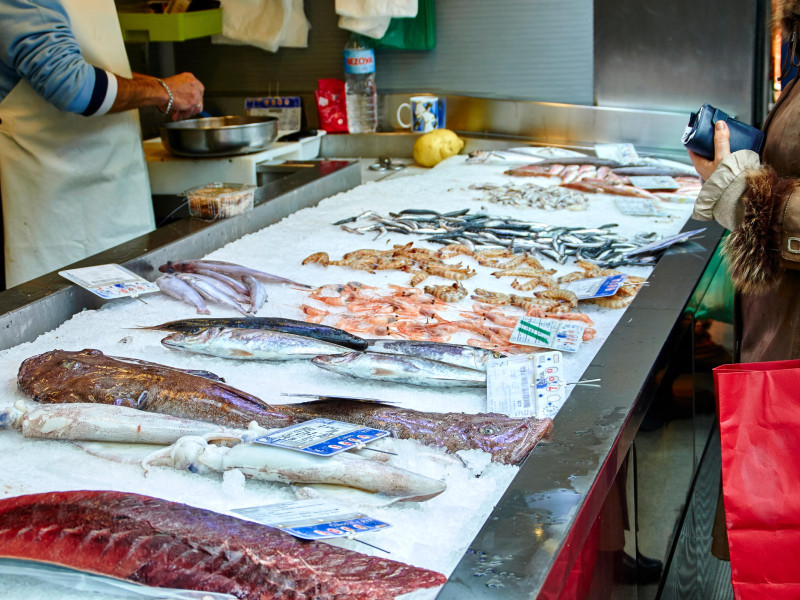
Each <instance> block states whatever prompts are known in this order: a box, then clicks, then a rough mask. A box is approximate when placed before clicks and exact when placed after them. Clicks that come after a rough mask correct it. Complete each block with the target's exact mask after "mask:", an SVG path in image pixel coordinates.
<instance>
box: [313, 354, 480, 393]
mask: <svg viewBox="0 0 800 600" xmlns="http://www.w3.org/2000/svg"><path fill="white" fill-rule="evenodd" d="M311 362H313V363H314V364H315V365H317V366H318V367H320V368H321V369H325V370H326V371H332V372H333V373H338V374H340V375H348V376H350V377H358V378H361V379H370V380H373V381H375V380H378V381H393V382H395V383H405V384H409V385H420V386H428V387H486V373H484V372H483V371H478V370H477V369H468V368H466V367H459V366H456V365H452V364H448V363H444V362H441V361H438V360H431V359H429V358H419V357H416V356H402V355H400V354H386V353H382V352H350V353H348V354H339V355H327V356H317V357H315V358H312V359H311Z"/></svg>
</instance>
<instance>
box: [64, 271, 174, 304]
mask: <svg viewBox="0 0 800 600" xmlns="http://www.w3.org/2000/svg"><path fill="white" fill-rule="evenodd" d="M58 274H59V275H61V276H62V277H63V278H65V279H69V280H70V281H71V282H73V283H77V284H78V285H79V286H81V287H82V288H85V289H87V290H89V291H90V292H92V293H93V294H96V295H98V296H100V297H101V298H106V299H111V298H136V297H137V296H139V295H140V294H149V293H151V292H157V291H158V286H157V285H156V284H155V283H152V282H150V281H147V280H146V279H144V278H142V277H139V276H138V275H137V274H136V273H133V272H132V271H129V270H128V269H126V268H125V267H122V266H120V265H115V264H110V265H97V266H96V267H84V268H82V269H69V270H66V271H59V272H58Z"/></svg>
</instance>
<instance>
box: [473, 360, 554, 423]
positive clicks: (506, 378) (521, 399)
mask: <svg viewBox="0 0 800 600" xmlns="http://www.w3.org/2000/svg"><path fill="white" fill-rule="evenodd" d="M562 359H563V357H562V355H561V352H557V351H554V352H537V353H535V354H529V355H525V356H510V357H506V358H499V359H495V360H491V361H489V362H488V363H487V365H486V367H487V368H486V399H487V409H488V411H489V412H499V413H502V414H505V415H508V416H509V417H512V418H526V417H537V418H540V419H543V418H546V417H550V418H552V417H553V416H555V414H556V413H557V412H558V410H559V409H560V408H561V406H563V404H564V401H565V400H566V398H567V394H566V379H565V376H564V368H563V360H562Z"/></svg>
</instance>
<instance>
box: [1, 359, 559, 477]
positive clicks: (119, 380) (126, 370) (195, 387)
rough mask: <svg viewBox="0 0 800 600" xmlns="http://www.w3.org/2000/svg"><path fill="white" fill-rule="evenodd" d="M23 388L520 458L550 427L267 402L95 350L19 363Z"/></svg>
mask: <svg viewBox="0 0 800 600" xmlns="http://www.w3.org/2000/svg"><path fill="white" fill-rule="evenodd" d="M481 375H483V373H481ZM17 385H18V386H19V389H20V391H21V392H22V393H23V394H25V395H26V396H28V397H29V398H31V399H33V400H35V401H37V402H42V403H54V402H96V403H100V404H116V405H119V406H130V407H133V408H140V409H143V410H147V411H149V412H157V413H163V414H168V415H173V416H175V417H183V418H186V419H199V420H201V421H209V422H211V423H217V424H219V425H223V426H226V427H239V428H247V426H248V425H249V423H250V422H251V421H257V422H258V423H259V424H260V425H261V426H263V427H267V428H270V427H285V426H288V425H293V424H294V423H299V422H302V421H306V420H308V419H314V418H318V417H321V418H327V419H337V420H339V421H347V422H350V423H356V424H359V425H364V426H366V427H374V428H377V429H385V430H387V431H389V432H391V434H392V435H393V436H394V437H397V438H405V439H415V440H417V441H419V442H420V443H422V444H426V445H429V446H435V447H439V448H444V449H445V450H447V451H448V452H453V453H454V452H457V451H458V450H469V449H478V450H483V451H485V452H489V453H491V455H492V460H493V461H495V462H501V463H506V464H517V463H519V462H521V461H522V460H523V459H524V458H525V457H526V456H527V455H528V453H529V452H530V451H531V450H532V449H533V447H534V446H535V445H536V443H537V442H538V441H539V440H540V439H541V438H542V437H543V436H544V435H545V434H546V433H547V432H548V431H549V430H550V428H551V427H552V421H551V420H550V419H535V418H529V419H512V418H510V417H507V416H505V415H501V414H496V413H484V414H477V415H472V414H466V413H427V412H421V411H415V410H410V409H404V408H395V407H391V406H385V405H376V404H366V403H362V402H352V401H343V400H331V401H323V402H310V403H298V404H285V405H274V406H273V405H270V404H267V403H266V402H264V401H263V400H261V399H260V398H257V397H255V396H252V395H250V394H248V393H246V392H243V391H241V390H238V389H236V388H234V387H232V386H229V385H227V384H224V383H221V382H219V381H214V380H211V379H208V378H205V377H198V376H196V375H191V374H188V373H185V372H182V371H179V370H177V369H173V368H171V367H167V366H164V365H160V364H157V363H148V362H146V361H141V360H127V359H120V358H112V357H109V356H106V355H105V354H103V353H102V352H101V351H100V350H82V351H78V352H73V351H67V350H52V351H50V352H45V353H44V354H39V355H37V356H32V357H31V358H28V359H26V360H24V361H23V362H22V364H21V365H20V368H19V373H18V375H17Z"/></svg>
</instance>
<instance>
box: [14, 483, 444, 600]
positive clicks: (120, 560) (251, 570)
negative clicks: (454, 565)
mask: <svg viewBox="0 0 800 600" xmlns="http://www.w3.org/2000/svg"><path fill="white" fill-rule="evenodd" d="M0 556H2V557H7V558H19V559H28V560H35V561H40V562H46V563H52V564H57V565H61V566H65V567H71V568H74V569H79V570H81V571H88V572H91V573H99V574H102V575H107V576H110V577H117V578H120V579H126V580H129V581H134V582H137V583H142V584H145V585H149V586H153V587H170V588H181V589H190V590H203V591H207V592H220V593H228V594H232V595H234V596H236V597H237V598H241V599H242V600H266V599H267V598H270V599H276V600H277V599H286V600H289V599H294V600H303V599H308V600H310V599H315V600H324V599H336V600H356V599H362V600H372V599H375V600H388V599H390V598H394V597H395V596H398V595H400V594H406V593H409V592H411V591H414V590H418V589H424V588H431V587H436V586H439V585H442V584H443V583H444V582H445V581H446V577H445V576H444V575H442V574H441V573H437V572H435V571H429V570H427V569H420V568H417V567H413V566H410V565H407V564H404V563H401V562H397V561H393V560H388V559H385V558H380V557H376V556H367V555H365V554H360V553H358V552H353V551H352V550H347V549H344V548H338V547H335V546H331V545H329V544H325V543H322V542H314V541H310V542H309V541H301V540H298V539H295V538H294V537H292V536H290V535H289V534H287V533H284V532H283V531H280V530H278V529H273V528H271V527H267V526H265V525H260V524H258V523H253V522H249V521H244V520H241V519H237V518H235V517H231V516H228V515H224V514H220V513H215V512H212V511H209V510H204V509H200V508H195V507H191V506H187V505H185V504H179V503H177V502H169V501H167V500H162V499H159V498H152V497H149V496H141V495H138V494H130V493H125V492H110V491H75V492H51V493H44V494H31V495H26V496H17V497H14V498H7V499H5V500H0Z"/></svg>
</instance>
